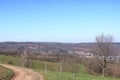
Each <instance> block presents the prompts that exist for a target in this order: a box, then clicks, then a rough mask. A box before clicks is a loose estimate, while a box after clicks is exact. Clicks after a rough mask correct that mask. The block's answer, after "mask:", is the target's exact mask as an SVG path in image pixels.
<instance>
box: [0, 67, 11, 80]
mask: <svg viewBox="0 0 120 80" xmlns="http://www.w3.org/2000/svg"><path fill="white" fill-rule="evenodd" d="M12 76H13V71H12V70H10V69H7V68H5V67H3V66H0V80H10V79H11V78H12Z"/></svg>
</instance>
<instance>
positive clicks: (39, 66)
mask: <svg viewBox="0 0 120 80" xmlns="http://www.w3.org/2000/svg"><path fill="white" fill-rule="evenodd" d="M9 61H11V62H12V64H13V65H19V59H18V58H17V57H12V56H4V55H0V62H1V63H8V62H9ZM45 63H47V67H46V71H45ZM58 66H59V63H52V62H43V61H34V67H32V69H34V70H35V71H38V72H40V73H41V74H43V75H44V77H45V79H46V80H119V79H115V78H111V77H104V78H102V77H100V76H94V75H91V74H88V73H87V72H86V70H85V68H84V66H83V65H81V64H79V67H80V69H79V73H76V74H74V73H70V72H62V74H61V75H60V71H59V68H58ZM60 76H61V77H60Z"/></svg>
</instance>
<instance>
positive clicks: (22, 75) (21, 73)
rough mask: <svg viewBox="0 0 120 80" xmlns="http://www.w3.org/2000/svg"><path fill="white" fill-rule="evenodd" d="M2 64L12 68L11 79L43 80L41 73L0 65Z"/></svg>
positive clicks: (8, 66) (9, 66)
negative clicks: (12, 74) (13, 74)
mask: <svg viewBox="0 0 120 80" xmlns="http://www.w3.org/2000/svg"><path fill="white" fill-rule="evenodd" d="M2 66H4V67H6V68H9V69H12V70H13V71H14V73H15V76H14V77H13V79H12V80H44V78H43V76H42V75H40V74H39V73H37V72H34V71H32V70H29V69H24V68H20V67H16V66H11V65H2Z"/></svg>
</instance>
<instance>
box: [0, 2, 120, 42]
mask: <svg viewBox="0 0 120 80" xmlns="http://www.w3.org/2000/svg"><path fill="white" fill-rule="evenodd" d="M119 29H120V0H0V42H3V41H19V42H20V41H35V42H94V41H95V40H94V39H95V36H96V35H98V34H102V33H104V34H111V35H113V36H114V40H115V41H116V42H119V41H120V30H119Z"/></svg>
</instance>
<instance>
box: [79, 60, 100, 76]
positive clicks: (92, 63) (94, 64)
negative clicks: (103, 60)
mask: <svg viewBox="0 0 120 80" xmlns="http://www.w3.org/2000/svg"><path fill="white" fill-rule="evenodd" d="M81 62H82V64H83V65H84V66H85V67H86V68H88V70H89V71H90V73H93V72H94V73H97V74H101V73H102V66H101V65H100V63H99V62H98V61H97V60H96V59H91V58H90V59H88V58H85V59H82V61H81Z"/></svg>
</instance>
